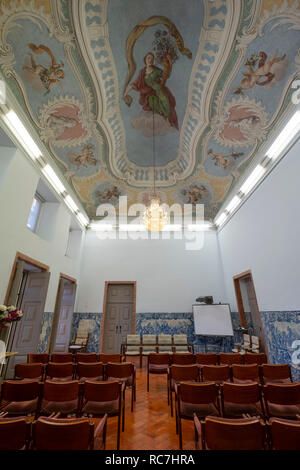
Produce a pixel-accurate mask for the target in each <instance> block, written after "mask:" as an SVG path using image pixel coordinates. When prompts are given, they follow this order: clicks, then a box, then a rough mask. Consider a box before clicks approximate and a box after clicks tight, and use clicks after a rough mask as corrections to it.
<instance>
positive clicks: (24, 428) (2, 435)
mask: <svg viewBox="0 0 300 470" xmlns="http://www.w3.org/2000/svg"><path fill="white" fill-rule="evenodd" d="M30 426H31V423H30V421H28V420H27V419H26V417H24V416H22V417H18V418H1V417H0V450H25V449H27V448H28V445H29V439H30Z"/></svg>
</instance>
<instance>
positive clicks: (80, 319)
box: [70, 313, 102, 353]
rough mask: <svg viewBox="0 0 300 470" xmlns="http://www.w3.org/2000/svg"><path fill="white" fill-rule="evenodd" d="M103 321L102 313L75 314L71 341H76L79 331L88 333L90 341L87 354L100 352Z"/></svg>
mask: <svg viewBox="0 0 300 470" xmlns="http://www.w3.org/2000/svg"><path fill="white" fill-rule="evenodd" d="M101 321H102V313H74V314H73V321H72V327H71V336H70V338H71V340H73V339H75V336H76V332H77V331H78V330H80V331H88V333H89V341H88V345H87V350H86V352H96V353H97V352H99V343H100V328H101Z"/></svg>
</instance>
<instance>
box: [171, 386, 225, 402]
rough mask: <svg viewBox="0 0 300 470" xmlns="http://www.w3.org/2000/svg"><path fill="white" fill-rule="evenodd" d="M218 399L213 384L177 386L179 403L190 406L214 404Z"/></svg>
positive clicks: (216, 390)
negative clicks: (190, 404) (189, 404)
mask: <svg viewBox="0 0 300 470" xmlns="http://www.w3.org/2000/svg"><path fill="white" fill-rule="evenodd" d="M217 397H218V387H217V385H216V384H215V383H214V382H208V383H200V382H195V383H186V382H181V383H180V384H179V385H178V398H179V402H181V401H183V402H185V403H192V404H208V403H216V402H217Z"/></svg>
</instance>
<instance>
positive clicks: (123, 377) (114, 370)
mask: <svg viewBox="0 0 300 470" xmlns="http://www.w3.org/2000/svg"><path fill="white" fill-rule="evenodd" d="M105 375H106V379H107V380H110V379H114V380H118V382H123V383H124V385H125V387H124V401H125V390H126V388H131V411H133V402H134V401H136V370H135V365H134V364H132V362H120V363H119V364H116V363H112V362H109V363H108V364H107V365H106V368H105Z"/></svg>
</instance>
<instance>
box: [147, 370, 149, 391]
mask: <svg viewBox="0 0 300 470" xmlns="http://www.w3.org/2000/svg"><path fill="white" fill-rule="evenodd" d="M147 392H149V371H148V372H147Z"/></svg>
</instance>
